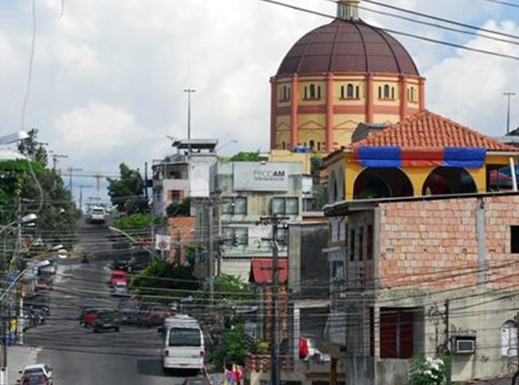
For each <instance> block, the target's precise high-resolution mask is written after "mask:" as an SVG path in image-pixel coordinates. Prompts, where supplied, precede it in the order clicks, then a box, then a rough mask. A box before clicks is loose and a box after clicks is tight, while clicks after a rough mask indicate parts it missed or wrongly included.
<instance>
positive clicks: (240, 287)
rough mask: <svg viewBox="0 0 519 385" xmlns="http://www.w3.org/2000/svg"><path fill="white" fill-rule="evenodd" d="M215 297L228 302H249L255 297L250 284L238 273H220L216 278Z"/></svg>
mask: <svg viewBox="0 0 519 385" xmlns="http://www.w3.org/2000/svg"><path fill="white" fill-rule="evenodd" d="M214 292H215V299H217V300H220V301H226V302H231V301H235V302H238V303H239V302H241V301H243V302H247V301H248V300H251V299H253V298H254V292H253V291H252V289H251V288H250V286H249V285H247V284H245V283H243V281H242V280H241V279H240V277H239V276H237V275H230V274H220V275H219V276H217V277H216V278H215V280H214Z"/></svg>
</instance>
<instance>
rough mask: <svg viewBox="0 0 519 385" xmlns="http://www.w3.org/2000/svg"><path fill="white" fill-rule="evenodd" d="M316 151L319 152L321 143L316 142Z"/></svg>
mask: <svg viewBox="0 0 519 385" xmlns="http://www.w3.org/2000/svg"><path fill="white" fill-rule="evenodd" d="M317 151H319V152H320V151H321V142H317Z"/></svg>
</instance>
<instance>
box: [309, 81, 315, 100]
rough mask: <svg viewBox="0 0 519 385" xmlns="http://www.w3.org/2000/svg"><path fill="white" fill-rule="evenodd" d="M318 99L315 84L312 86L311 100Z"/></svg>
mask: <svg viewBox="0 0 519 385" xmlns="http://www.w3.org/2000/svg"><path fill="white" fill-rule="evenodd" d="M315 98H316V92H315V84H310V99H315Z"/></svg>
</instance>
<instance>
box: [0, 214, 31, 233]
mask: <svg viewBox="0 0 519 385" xmlns="http://www.w3.org/2000/svg"><path fill="white" fill-rule="evenodd" d="M37 219H38V216H37V215H36V214H34V213H30V214H27V215H24V216H23V217H21V218H18V219H16V220H14V221H12V222H11V223H9V224H7V225H5V226H4V227H2V229H1V230H0V234H2V233H3V232H4V231H6V230H7V229H9V228H10V227H12V226H14V225H23V224H25V223H31V222H34V221H35V220H37Z"/></svg>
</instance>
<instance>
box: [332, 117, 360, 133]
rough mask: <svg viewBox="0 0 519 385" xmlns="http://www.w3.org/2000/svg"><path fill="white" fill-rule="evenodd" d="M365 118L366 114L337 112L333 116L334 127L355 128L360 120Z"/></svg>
mask: <svg viewBox="0 0 519 385" xmlns="http://www.w3.org/2000/svg"><path fill="white" fill-rule="evenodd" d="M365 120H366V116H365V115H364V114H359V115H353V114H352V115H348V114H335V115H334V117H333V127H334V128H335V129H355V128H357V125H358V124H359V123H360V122H364V121H365Z"/></svg>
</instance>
